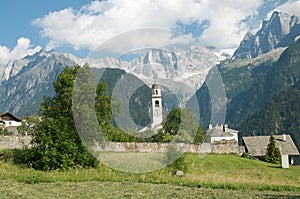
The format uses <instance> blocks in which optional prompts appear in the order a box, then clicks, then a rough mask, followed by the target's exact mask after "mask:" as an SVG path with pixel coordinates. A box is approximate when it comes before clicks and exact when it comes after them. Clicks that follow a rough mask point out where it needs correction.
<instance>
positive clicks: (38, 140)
mask: <svg viewBox="0 0 300 199" xmlns="http://www.w3.org/2000/svg"><path fill="white" fill-rule="evenodd" d="M83 69H84V72H85V73H86V75H87V76H90V77H91V76H92V74H91V73H90V72H89V67H88V66H84V67H83ZM79 70H80V66H75V67H66V68H65V69H64V70H63V71H62V73H61V74H60V75H59V76H58V78H57V81H56V82H55V83H54V89H55V92H56V95H55V96H54V97H53V98H46V99H45V101H44V102H43V104H42V106H41V110H42V119H41V122H39V123H38V124H37V125H36V128H35V133H34V137H33V140H32V141H33V144H34V147H33V149H32V153H31V157H30V158H29V161H30V163H31V164H32V167H33V168H36V169H40V170H52V169H69V168H74V167H78V166H80V167H91V166H92V167H95V166H97V165H98V161H97V159H96V158H95V157H94V156H93V155H92V154H91V153H90V152H89V151H88V149H87V148H86V146H85V145H84V144H83V143H82V141H81V139H80V138H79V135H78V134H77V131H76V128H75V123H74V119H73V109H72V94H73V88H74V82H75V79H76V76H77V73H78V72H79ZM86 112H89V109H87V110H86Z"/></svg>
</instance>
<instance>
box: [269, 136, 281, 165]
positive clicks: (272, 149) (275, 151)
mask: <svg viewBox="0 0 300 199" xmlns="http://www.w3.org/2000/svg"><path fill="white" fill-rule="evenodd" d="M280 158H281V155H280V150H279V148H278V147H277V146H276V141H275V137H274V136H273V135H271V136H270V140H269V144H268V147H267V152H266V156H265V160H266V161H267V162H270V163H274V164H278V163H280Z"/></svg>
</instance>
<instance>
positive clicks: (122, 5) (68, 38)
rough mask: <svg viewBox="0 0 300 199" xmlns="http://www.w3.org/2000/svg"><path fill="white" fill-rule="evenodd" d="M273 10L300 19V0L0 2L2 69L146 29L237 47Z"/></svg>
mask: <svg viewBox="0 0 300 199" xmlns="http://www.w3.org/2000/svg"><path fill="white" fill-rule="evenodd" d="M273 10H280V11H283V12H288V13H289V14H291V15H292V14H296V15H300V0H242V1H241V0H224V1H219V0H139V1H135V0H108V1H97V0H96V1H91V0H51V1H49V0H1V6H0V18H1V20H0V26H1V31H0V64H6V63H7V62H8V61H9V60H14V59H19V58H22V57H23V56H25V55H27V54H32V53H34V52H36V51H38V50H40V49H41V48H45V49H46V50H51V49H55V50H57V51H58V52H70V53H73V54H75V55H77V56H81V57H83V56H86V55H87V53H89V51H91V50H93V49H94V48H96V47H97V46H99V45H100V44H101V43H103V42H104V41H106V40H108V39H110V38H112V37H114V36H116V35H118V34H120V33H123V32H126V31H131V30H136V29H140V28H146V27H155V28H169V29H176V30H178V31H182V32H184V33H185V34H189V36H190V37H192V38H193V39H196V40H197V41H199V42H200V43H201V44H203V45H213V46H216V47H218V48H236V47H237V46H238V44H239V42H240V41H241V39H242V38H243V36H244V35H245V34H246V33H247V32H248V31H255V30H256V29H257V28H259V25H260V24H261V21H262V20H263V19H267V18H268V16H269V15H270V13H271V12H272V11H273Z"/></svg>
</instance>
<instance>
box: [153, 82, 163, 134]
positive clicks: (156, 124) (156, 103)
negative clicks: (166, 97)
mask: <svg viewBox="0 0 300 199" xmlns="http://www.w3.org/2000/svg"><path fill="white" fill-rule="evenodd" d="M151 98H152V100H151V101H152V125H151V128H152V129H154V130H156V129H160V128H162V121H163V117H162V98H161V88H160V85H159V84H158V83H157V82H155V83H154V84H153V85H152V97H151Z"/></svg>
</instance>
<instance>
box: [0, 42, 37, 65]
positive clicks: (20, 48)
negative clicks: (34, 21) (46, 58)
mask: <svg viewBox="0 0 300 199" xmlns="http://www.w3.org/2000/svg"><path fill="white" fill-rule="evenodd" d="M41 49H42V48H41V47H40V46H35V47H33V46H31V45H30V40H29V39H27V38H24V37H21V38H19V39H18V41H17V44H16V46H15V47H14V49H12V50H10V49H9V48H8V47H6V46H0V64H7V63H8V62H9V61H10V60H15V59H20V58H22V57H24V56H26V55H32V54H34V53H35V52H37V51H39V50H41Z"/></svg>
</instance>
